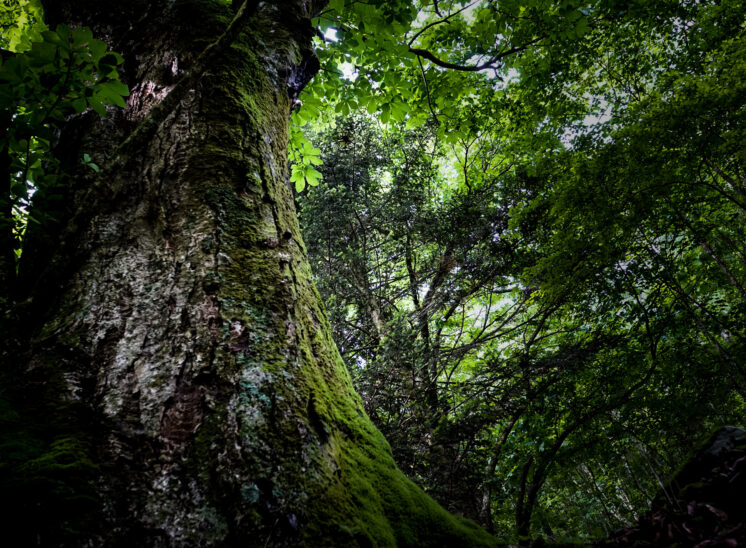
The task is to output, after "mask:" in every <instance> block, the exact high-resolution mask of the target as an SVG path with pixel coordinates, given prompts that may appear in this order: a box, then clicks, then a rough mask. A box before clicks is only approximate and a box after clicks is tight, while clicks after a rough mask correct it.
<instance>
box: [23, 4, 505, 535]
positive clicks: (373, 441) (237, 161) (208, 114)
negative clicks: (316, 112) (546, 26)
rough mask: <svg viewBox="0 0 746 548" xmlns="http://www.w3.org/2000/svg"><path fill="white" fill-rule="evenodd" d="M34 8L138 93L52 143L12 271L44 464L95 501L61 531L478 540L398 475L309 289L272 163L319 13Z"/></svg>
mask: <svg viewBox="0 0 746 548" xmlns="http://www.w3.org/2000/svg"><path fill="white" fill-rule="evenodd" d="M45 7H46V11H47V17H48V19H49V22H50V23H51V24H52V25H54V24H57V23H66V24H68V25H71V26H76V25H86V26H89V27H91V28H92V29H93V30H94V35H96V36H98V37H101V38H103V39H105V40H107V41H108V42H109V44H110V46H111V47H112V49H114V50H117V51H120V52H122V54H123V55H124V57H125V59H126V62H125V64H124V74H123V78H124V80H125V81H126V83H127V84H128V85H129V87H130V89H131V91H132V95H131V97H130V99H129V102H128V107H127V109H126V110H124V111H120V112H113V111H112V112H110V113H109V116H108V117H107V118H106V119H101V118H99V117H97V116H96V115H95V114H91V113H89V114H85V115H82V116H80V117H78V118H76V119H73V120H70V122H69V124H68V127H66V128H65V129H64V131H63V132H62V135H61V139H60V143H59V145H58V147H57V154H58V155H60V157H61V158H62V160H63V168H64V169H65V170H66V171H67V172H68V173H70V174H71V175H72V181H71V184H70V187H69V193H68V194H69V195H68V196H67V197H66V200H65V201H64V202H63V203H62V204H61V205H58V206H56V207H57V209H56V213H55V215H54V218H55V219H57V221H58V223H57V224H56V225H55V226H47V227H38V228H35V229H34V232H33V233H32V234H30V235H29V237H28V240H27V242H28V243H27V248H26V249H25V251H24V258H23V263H22V265H21V276H20V279H21V281H22V283H21V284H20V288H19V296H18V299H19V301H23V302H26V303H30V304H27V306H28V311H29V313H28V317H29V318H30V319H29V324H28V325H26V326H25V329H24V330H23V331H24V333H26V334H28V335H29V336H30V340H29V341H28V343H27V344H26V345H25V347H26V349H27V350H26V353H25V354H24V357H23V360H22V364H21V365H20V366H19V368H18V369H19V372H18V374H19V376H20V378H22V380H19V385H22V386H24V387H25V388H24V389H27V390H28V391H29V392H28V397H29V398H31V399H33V398H34V397H36V398H37V399H39V400H40V401H41V400H45V402H46V404H48V407H49V408H54V409H55V412H56V413H63V414H66V419H65V420H64V421H61V422H60V424H62V423H64V424H65V425H67V426H65V428H67V429H66V430H64V435H63V433H62V430H60V433H59V434H58V435H57V437H56V438H55V440H52V441H50V443H51V444H52V446H53V448H54V450H56V451H57V453H54V455H57V456H56V457H54V458H58V457H59V458H61V457H60V455H63V456H64V458H63V459H62V461H64V460H65V459H67V461H69V462H68V463H69V464H70V466H71V467H73V468H75V469H85V470H87V471H88V472H87V473H89V475H90V481H89V484H90V485H91V486H92V493H93V495H92V496H93V497H94V498H96V499H97V500H98V501H99V502H100V504H101V505H102V506H101V510H100V513H98V514H96V519H95V520H91V519H89V520H88V521H84V519H83V517H82V516H76V515H70V516H66V517H65V519H64V520H63V521H64V523H63V524H62V525H61V526H60V527H61V528H62V529H64V530H66V531H68V535H72V540H70V538H68V539H67V541H65V542H68V543H69V544H80V545H83V544H85V543H86V542H92V543H93V544H95V545H101V544H104V545H113V544H116V545H119V544H121V545H127V546H135V545H138V546H140V545H143V546H211V545H227V544H228V545H233V544H235V545H249V546H253V545H256V546H283V545H309V546H347V545H350V546H357V545H360V546H393V545H399V546H408V545H410V546H428V545H432V546H468V545H489V544H491V541H492V539H491V537H489V536H488V535H486V534H485V533H484V532H482V531H481V530H479V529H477V528H476V527H475V526H473V525H472V524H470V523H468V522H465V521H463V520H460V519H457V518H454V517H452V516H450V515H449V514H447V513H446V512H445V511H443V510H442V509H441V508H440V507H439V506H437V505H436V504H435V503H434V502H432V501H431V500H430V499H429V498H427V497H426V496H425V495H424V494H423V493H422V492H421V491H420V490H419V489H418V488H416V487H415V486H414V485H413V484H412V483H411V482H409V481H408V480H406V479H405V478H404V477H403V476H402V474H401V473H400V472H399V471H398V469H397V468H396V467H395V464H394V462H393V460H392V457H391V453H390V449H389V447H388V444H387V443H386V441H385V440H384V439H383V437H382V436H381V435H380V433H379V432H378V431H377V430H375V429H374V427H373V426H372V425H371V423H370V421H369V419H368V418H367V416H366V415H365V413H364V412H363V408H362V405H361V401H360V399H359V397H358V396H357V395H356V394H355V393H354V391H353V389H352V386H351V383H350V379H349V375H348V373H347V371H346V370H345V367H344V364H343V363H342V361H341V359H340V358H339V355H338V353H337V350H336V348H335V346H334V343H333V341H332V340H331V337H330V329H329V326H328V323H327V320H326V317H325V314H324V311H323V309H322V305H321V302H320V299H319V296H318V294H317V292H316V290H315V289H314V287H313V284H312V281H311V274H310V271H309V266H308V263H307V260H306V252H305V248H304V244H303V241H302V238H301V235H300V233H299V230H298V225H297V222H296V215H295V211H294V205H293V196H292V193H291V191H290V190H289V188H288V186H287V178H288V177H287V165H286V158H287V126H288V117H289V113H290V109H291V104H292V102H293V101H294V99H295V96H296V95H297V93H298V91H299V89H300V88H301V87H302V85H303V84H304V83H305V81H307V80H308V79H309V78H310V77H311V76H312V73H313V72H314V66H315V65H314V61H315V58H314V57H313V53H312V51H311V49H310V41H311V35H312V29H311V25H310V16H311V12H312V10H313V9H318V8H319V6H318V5H316V6H314V5H313V4H312V2H310V1H308V0H294V1H289V0H288V1H284V2H260V3H256V2H254V3H252V2H247V3H246V4H244V5H243V7H242V9H241V10H239V11H238V12H237V13H234V12H235V10H232V9H231V7H230V6H228V5H226V3H225V2H222V1H218V0H171V1H166V0H161V1H152V2H151V1H143V0H130V1H128V2H121V3H118V4H111V3H108V2H100V1H99V0H95V1H93V0H74V1H73V0H54V1H49V2H47V4H46V6H45ZM231 21H233V23H231ZM226 29H228V30H227V31H226ZM84 152H85V153H88V154H90V156H91V157H92V158H93V161H94V162H96V163H97V164H99V165H101V166H102V171H101V173H100V174H99V175H96V174H95V173H93V172H92V171H91V170H90V169H89V168H86V167H84V166H80V165H79V164H80V163H79V158H80V157H81V155H82V154H83V153H84ZM86 170H87V171H86ZM37 202H38V204H39V207H42V204H44V207H48V208H52V207H53V206H54V203H55V202H54V201H53V200H52V197H48V198H45V197H44V196H40V197H38V200H37ZM51 399H54V402H53V403H50V402H51ZM45 402H42V403H45ZM70 424H74V426H69V425H70ZM61 428H62V427H61ZM55 443H56V444H57V445H55ZM59 458H58V460H56V461H54V462H55V463H58V462H61V461H60V460H59ZM76 459H77V461H78V462H72V461H75V460H76ZM63 464H64V463H63ZM84 476H85V475H84ZM85 477H88V476H85ZM88 517H89V518H90V516H88ZM44 519H46V518H45V517H43V516H40V522H42V523H43V521H44ZM40 531H41V532H40ZM71 531H72V532H73V533H70V532H71ZM33 535H34V538H35V539H36V541H37V542H41V544H50V543H53V542H58V541H59V539H63V540H64V538H65V537H64V534H63V533H60V532H59V531H56V530H54V528H50V527H47V528H44V527H43V525H39V526H38V528H37V530H36V531H35V532H33ZM60 535H61V536H60Z"/></svg>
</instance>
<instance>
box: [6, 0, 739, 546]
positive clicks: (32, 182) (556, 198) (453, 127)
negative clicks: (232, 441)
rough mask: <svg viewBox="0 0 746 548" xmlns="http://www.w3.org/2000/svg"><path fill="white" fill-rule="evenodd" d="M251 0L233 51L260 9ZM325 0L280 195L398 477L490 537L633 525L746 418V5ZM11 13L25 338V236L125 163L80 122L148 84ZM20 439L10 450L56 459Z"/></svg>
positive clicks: (15, 282)
mask: <svg viewBox="0 0 746 548" xmlns="http://www.w3.org/2000/svg"><path fill="white" fill-rule="evenodd" d="M215 4H216V6H217V5H218V4H219V5H220V7H222V8H224V7H225V4H226V2H223V1H220V2H217V1H216V2H215ZM233 4H235V5H234V6H233V13H234V19H232V20H229V25H228V27H227V29H228V30H226V31H225V33H224V34H222V35H221V38H220V39H221V40H223V39H225V37H226V36H228V35H229V34H230V32H231V29H233V28H234V27H233V25H238V24H239V23H240V22H241V21H244V19H242V18H244V17H247V18H248V17H250V14H251V13H253V12H252V10H254V9H258V7H257V6H258V4H260V3H257V2H240V3H239V2H236V1H235V0H234V2H233ZM320 4H321V6H322V7H321V8H320V9H319V10H317V12H316V13H315V14H314V18H313V19H312V25H313V28H312V29H311V32H313V34H314V47H315V51H316V54H317V55H318V60H316V59H315V58H310V59H304V60H303V61H302V63H301V62H299V68H297V70H296V72H295V73H293V74H292V75H291V76H290V77H288V83H287V89H288V95H289V96H290V98H291V101H292V105H291V107H292V108H291V114H290V130H289V131H290V133H289V142H290V147H289V148H290V149H289V157H288V166H289V171H288V174H287V175H288V177H287V181H284V182H287V183H288V184H289V185H291V187H292V189H293V190H295V195H294V196H295V206H296V208H297V210H298V212H299V217H300V221H301V226H302V230H303V239H304V241H305V246H306V249H307V252H308V259H309V261H310V263H311V267H312V271H313V275H314V280H315V284H316V286H317V288H318V290H319V292H320V294H321V296H322V298H323V300H324V302H325V305H326V311H327V314H328V316H329V319H330V321H331V326H332V330H333V335H334V341H335V342H336V345H337V347H338V348H339V351H340V352H341V355H342V358H343V359H344V362H345V364H346V366H347V368H348V370H349V372H350V374H351V376H352V379H353V382H354V385H355V389H356V390H357V391H358V393H359V394H360V396H361V397H362V401H363V404H364V407H365V412H366V413H367V414H368V415H369V416H370V418H371V419H372V421H373V423H374V424H375V426H376V427H377V428H378V429H379V430H380V431H381V432H382V433H383V434H384V436H385V437H386V439H387V440H388V442H389V444H390V445H391V449H392V452H393V455H394V458H395V460H396V463H397V465H398V466H399V467H400V468H401V469H402V470H403V471H404V472H405V474H406V475H407V476H408V477H409V478H410V479H412V480H413V481H414V482H415V483H416V484H417V485H419V486H420V487H421V488H422V489H423V490H424V491H425V492H426V493H428V494H429V495H430V496H432V497H433V498H435V499H436V500H437V501H438V502H439V503H440V504H441V505H442V506H443V507H445V508H446V509H447V510H449V511H451V512H453V513H455V514H458V515H461V516H465V517H467V518H469V519H471V520H474V521H475V522H477V523H479V524H480V525H482V526H483V527H484V528H485V529H486V530H487V531H489V532H490V533H492V534H494V535H495V537H496V539H497V541H498V542H504V543H508V542H526V541H528V540H529V539H537V538H539V537H541V538H543V539H545V540H547V541H554V542H569V541H593V540H598V539H603V538H606V537H608V536H609V535H611V534H612V533H613V532H614V531H615V530H617V529H619V528H622V527H627V526H630V525H632V524H634V523H635V521H636V520H637V519H638V518H639V517H640V516H641V515H642V514H644V513H645V512H646V511H647V510H648V509H649V508H650V505H651V504H652V503H653V502H654V500H657V499H659V498H661V497H663V498H664V499H665V498H667V497H668V498H671V496H672V495H671V487H670V485H669V483H670V481H671V478H672V477H673V475H674V473H675V471H676V470H677V468H679V466H680V465H681V464H682V463H683V462H685V461H686V459H687V458H688V457H689V456H690V455H691V453H692V451H693V449H694V447H695V446H696V445H697V443H698V442H700V441H701V440H703V439H705V438H706V437H707V436H708V435H709V433H710V432H711V431H713V430H714V429H715V428H717V427H720V426H723V425H727V424H743V423H744V419H745V418H746V401H744V398H746V361H745V360H744V356H746V352H745V350H746V348H744V342H746V341H745V337H746V289H745V288H746V244H745V243H744V242H746V233H745V232H746V222H745V221H746V219H744V216H745V214H746V173H745V171H744V170H745V169H746V166H744V161H746V149H744V142H746V125H745V122H746V120H745V119H744V117H745V116H746V108H745V106H746V105H745V103H746V41H745V37H744V32H745V30H746V23H744V21H746V6H744V3H743V1H742V0H720V1H715V0H712V1H681V0H676V1H675V0H665V1H656V2H647V1H634V2H629V1H617V0H588V1H581V0H531V1H512V0H505V1H495V0H475V1H472V2H461V1H442V0H441V1H438V0H428V1H424V0H411V1H408V0H395V1H379V0H376V1H372V2H357V1H346V0H331V1H330V2H328V3H324V2H322V3H320ZM217 9H218V8H216V10H217ZM0 10H2V11H0V47H2V50H3V56H2V65H0V107H2V116H3V121H2V128H0V131H2V132H3V133H2V135H0V156H1V158H0V160H1V161H2V173H0V175H2V181H0V185H2V196H0V207H1V208H2V211H1V212H0V231H2V233H1V234H0V282H1V283H2V285H3V286H4V288H5V290H4V292H3V293H2V295H0V306H2V309H3V310H2V314H3V322H4V323H6V324H8V325H12V324H13V322H15V321H16V319H17V318H19V317H22V316H23V314H25V313H27V310H28V307H29V303H30V302H31V299H29V298H27V296H26V295H23V298H21V294H22V293H21V291H20V289H18V288H19V287H20V286H22V285H23V283H24V282H23V279H22V278H23V277H22V275H21V274H22V272H23V269H22V261H23V259H22V257H23V254H24V251H25V247H26V246H27V245H29V244H28V242H29V241H31V243H32V244H33V243H34V242H33V239H31V240H30V239H29V236H28V231H27V228H28V227H29V226H31V225H38V226H40V227H42V229H43V230H46V229H47V228H45V227H49V226H56V225H55V224H54V223H56V222H58V221H59V219H60V211H62V210H64V209H65V207H67V204H66V203H65V200H66V199H68V198H69V196H70V194H69V193H68V190H66V189H68V188H71V187H72V185H73V183H72V181H73V179H74V177H72V175H71V173H72V172H75V176H76V177H77V180H78V181H80V180H83V181H87V180H88V179H87V178H90V179H93V178H95V177H96V176H97V175H98V174H99V172H100V171H101V170H102V169H103V170H107V169H111V167H110V166H111V165H114V163H115V159H112V158H103V159H102V160H103V161H99V160H98V159H97V160H96V161H94V159H92V156H91V154H89V151H86V150H85V149H82V150H76V155H75V157H74V158H63V159H64V162H63V161H60V157H61V156H62V157H64V154H65V150H66V149H65V143H64V140H60V134H61V131H62V130H61V128H63V126H65V124H68V123H70V122H71V121H75V120H80V119H83V117H85V116H88V115H95V116H98V117H107V116H112V115H113V116H117V114H116V113H117V112H120V111H119V109H123V108H126V107H128V102H127V101H128V99H127V98H128V96H129V95H130V93H131V92H132V91H133V90H132V89H128V86H127V85H126V84H125V83H124V82H123V81H122V79H123V78H124V79H125V80H126V78H125V76H126V74H125V72H126V70H125V69H126V63H125V59H124V57H123V55H124V56H125V57H126V52H115V51H110V48H109V46H108V45H107V44H106V43H105V42H104V39H105V37H104V36H94V35H93V33H92V32H91V31H90V30H89V29H87V28H85V27H75V28H71V27H68V26H65V25H60V26H56V27H55V28H49V27H47V26H46V25H45V24H44V18H43V12H42V10H41V4H40V3H39V2H37V1H36V0H21V1H18V2H14V1H11V0H5V1H4V2H3V3H2V5H1V6H0ZM215 43H216V44H217V43H218V42H215ZM234 49H235V50H237V48H234ZM234 53H235V52H234ZM293 55H294V54H292V53H289V54H288V56H289V57H292V56H293ZM198 59H203V58H202V57H199V58H198ZM123 63H124V64H123ZM316 63H318V65H319V67H318V73H317V74H316V76H315V77H314V78H313V79H312V80H311V81H310V83H309V84H308V85H305V81H303V82H301V83H298V82H299V81H300V80H303V78H302V77H300V76H299V77H298V81H295V80H293V78H295V75H296V74H301V75H307V74H312V73H313V72H314V70H315V69H316ZM174 70H176V69H174ZM174 74H176V72H174ZM198 76H199V75H198ZM285 76H286V75H285ZM193 77H194V78H197V76H193V74H192V73H185V76H184V79H185V80H186V79H188V78H193ZM169 89H171V88H169ZM90 152H91V153H93V151H90ZM106 161H110V165H109V166H107V165H106ZM283 161H284V160H283ZM99 164H100V165H99ZM81 173H82V175H81ZM40 191H41V192H40ZM37 192H38V193H39V195H41V196H42V197H43V198H42V199H35V196H37ZM276 245H277V244H274V246H275V247H276ZM268 247H272V245H269V244H268ZM107 336H108V335H107ZM18 340H23V339H22V337H21V338H20V339H18ZM232 344H233V343H232ZM13 352H17V349H11V348H10V346H9V347H8V348H6V349H4V350H3V356H4V357H8V356H15V354H13ZM3 376H4V377H8V372H7V371H5V372H3ZM4 384H5V385H6V386H9V385H10V382H9V381H8V380H7V379H4ZM0 396H2V397H5V394H0ZM257 397H259V396H257ZM262 397H264V396H262ZM308 402H310V403H308V406H309V407H308V409H311V411H313V412H311V411H309V414H310V416H311V418H312V420H313V421H316V422H318V420H317V419H315V418H314V417H316V416H317V415H316V411H315V410H314V408H313V405H312V402H313V400H312V399H311V400H308ZM0 404H2V405H3V406H5V402H4V400H0ZM9 409H10V408H9ZM2 412H3V415H2V421H0V422H2V424H3V425H4V426H3V427H4V429H5V431H6V433H7V432H11V434H12V436H16V435H17V432H19V431H20V430H17V429H18V428H21V427H20V426H18V421H19V420H20V419H18V418H17V416H16V414H15V411H12V410H9V411H7V412H6V411H5V408H4V407H3V408H2ZM325 428H326V427H324V426H323V425H322V427H321V430H322V431H324V430H325ZM25 435H26V434H24V436H25ZM35 435H36V434H35ZM325 435H328V432H327V434H322V435H320V436H321V437H322V438H323V437H325ZM4 436H5V437H3V438H2V439H0V444H1V445H2V447H3V448H8V454H9V455H12V456H11V457H10V460H9V462H10V461H12V460H13V459H16V461H18V462H20V461H22V460H24V459H26V460H28V461H29V462H32V461H33V462H37V463H41V464H39V466H42V465H43V463H45V462H46V463H49V462H52V463H53V465H54V466H57V464H58V462H57V461H55V460H54V459H55V458H57V457H55V456H54V455H52V457H50V456H49V455H50V454H52V453H50V452H47V453H43V452H42V453H40V451H42V450H41V449H38V447H41V446H42V445H43V444H42V443H41V442H38V443H37V441H36V440H35V439H33V440H31V441H29V442H28V444H27V446H22V444H21V445H19V444H18V443H17V441H14V440H11V441H8V440H6V438H7V437H8V436H7V435H5V434H4ZM24 439H25V438H24ZM29 439H31V438H29ZM66 439H67V438H66ZM24 443H25V442H24ZM66 443H69V444H71V445H69V446H57V447H56V448H55V449H54V450H55V451H58V453H59V454H65V455H66V454H68V453H70V454H78V453H79V452H80V451H82V450H80V449H79V447H78V445H76V444H77V443H78V442H77V441H74V440H73V441H70V440H68V442H66ZM37 446H38V447H37ZM29 447H31V449H29ZM34 459H35V460H34ZM45 459H46V460H45ZM50 459H51V460H50ZM3 466H4V468H3V469H2V470H4V471H7V470H11V471H14V470H16V468H13V466H17V463H16V464H14V463H12V462H11V464H3ZM87 466H88V464H87V461H86V464H85V465H84V466H82V467H80V468H79V469H77V468H76V469H75V470H73V475H75V474H79V475H80V476H81V477H82V478H83V479H82V480H81V481H83V482H88V481H89V479H90V478H89V475H95V473H97V472H95V471H92V470H93V468H95V466H94V465H93V464H91V466H90V469H89V468H88V467H87ZM19 469H23V470H26V471H27V469H24V468H23V466H21V468H19ZM56 470H57V471H58V469H56ZM3 473H4V474H5V473H7V472H3ZM13 473H15V472H13ZM24 473H25V472H24ZM33 473H34V474H36V473H39V472H38V471H34V472H33ZM44 473H46V472H44ZM39 474H41V475H42V476H43V473H39ZM45 478H46V476H45ZM53 479H54V480H55V481H56V480H57V478H56V476H53ZM45 481H46V480H45ZM257 489H258V488H257ZM257 492H258V491H257ZM86 493H87V492H84V493H83V496H82V498H85V497H86V496H87V494H86ZM273 496H274V495H273ZM55 497H57V494H55ZM257 497H259V495H257ZM54 500H55V501H56V500H58V499H57V498H54ZM253 502H256V501H253ZM82 504H83V507H85V505H86V504H88V502H83V503H82ZM272 515H273V516H274V514H272ZM273 519H274V517H273Z"/></svg>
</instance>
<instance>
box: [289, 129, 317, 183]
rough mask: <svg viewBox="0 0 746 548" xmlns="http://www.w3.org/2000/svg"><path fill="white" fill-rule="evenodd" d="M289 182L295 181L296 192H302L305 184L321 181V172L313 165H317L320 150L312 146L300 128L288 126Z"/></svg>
mask: <svg viewBox="0 0 746 548" xmlns="http://www.w3.org/2000/svg"><path fill="white" fill-rule="evenodd" d="M289 148H290V157H291V160H292V163H291V165H290V182H291V183H295V190H296V192H303V190H304V189H305V188H306V185H307V184H308V185H311V186H316V185H318V184H319V181H321V172H320V171H319V170H317V169H316V168H315V167H313V166H319V165H321V164H322V161H321V150H320V149H318V148H316V147H314V146H313V144H312V143H311V141H309V140H308V138H307V137H306V135H305V134H304V133H303V131H302V130H301V129H299V128H298V127H296V126H291V128H290V147H289Z"/></svg>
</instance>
